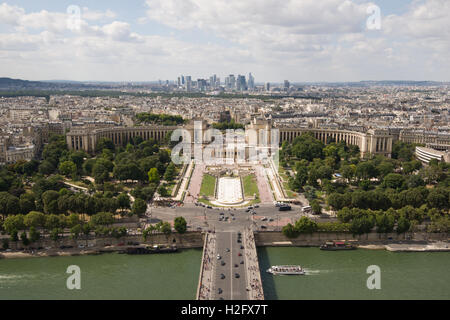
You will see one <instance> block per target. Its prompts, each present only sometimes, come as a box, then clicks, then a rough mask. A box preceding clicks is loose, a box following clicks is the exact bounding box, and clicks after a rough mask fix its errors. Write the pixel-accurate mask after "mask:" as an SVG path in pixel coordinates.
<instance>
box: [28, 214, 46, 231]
mask: <svg viewBox="0 0 450 320" xmlns="http://www.w3.org/2000/svg"><path fill="white" fill-rule="evenodd" d="M24 224H25V226H27V227H28V228H38V227H43V226H44V225H45V215H44V214H43V213H42V212H38V211H31V212H29V213H28V214H27V215H26V216H25V217H24Z"/></svg>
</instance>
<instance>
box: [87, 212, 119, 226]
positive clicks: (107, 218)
mask: <svg viewBox="0 0 450 320" xmlns="http://www.w3.org/2000/svg"><path fill="white" fill-rule="evenodd" d="M113 222H114V217H113V215H112V213H110V212H99V213H97V214H94V215H93V216H92V217H91V223H92V225H94V226H99V225H111V224H113Z"/></svg>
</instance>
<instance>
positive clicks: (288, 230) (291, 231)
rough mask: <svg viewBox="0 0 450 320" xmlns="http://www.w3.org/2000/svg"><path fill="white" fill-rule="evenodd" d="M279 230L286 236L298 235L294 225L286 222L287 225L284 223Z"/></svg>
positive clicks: (293, 236)
mask: <svg viewBox="0 0 450 320" xmlns="http://www.w3.org/2000/svg"><path fill="white" fill-rule="evenodd" d="M281 232H282V233H283V234H284V235H285V236H286V237H288V238H296V237H298V232H297V230H296V229H295V228H294V226H293V225H292V224H290V223H288V224H287V225H285V226H284V227H283V228H282V229H281Z"/></svg>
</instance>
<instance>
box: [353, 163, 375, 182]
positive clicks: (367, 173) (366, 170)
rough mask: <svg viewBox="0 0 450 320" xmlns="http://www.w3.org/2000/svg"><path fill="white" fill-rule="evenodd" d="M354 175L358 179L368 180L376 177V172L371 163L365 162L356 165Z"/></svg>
mask: <svg viewBox="0 0 450 320" xmlns="http://www.w3.org/2000/svg"><path fill="white" fill-rule="evenodd" d="M355 174H356V176H357V177H358V178H359V179H363V180H368V179H370V178H374V177H376V176H377V175H378V172H377V169H376V168H375V166H374V165H373V164H372V163H371V162H369V161H366V162H360V163H358V165H357V166H356V172H355Z"/></svg>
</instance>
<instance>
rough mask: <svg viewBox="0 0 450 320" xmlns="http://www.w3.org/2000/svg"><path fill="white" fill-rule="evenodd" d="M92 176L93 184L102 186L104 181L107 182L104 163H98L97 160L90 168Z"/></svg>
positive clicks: (107, 171) (107, 173) (106, 171)
mask: <svg viewBox="0 0 450 320" xmlns="http://www.w3.org/2000/svg"><path fill="white" fill-rule="evenodd" d="M92 175H93V176H94V179H95V183H97V184H103V183H104V182H105V181H108V180H109V170H108V168H107V167H106V166H105V165H104V163H102V162H99V161H98V160H97V162H96V163H95V165H94V167H93V168H92Z"/></svg>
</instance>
